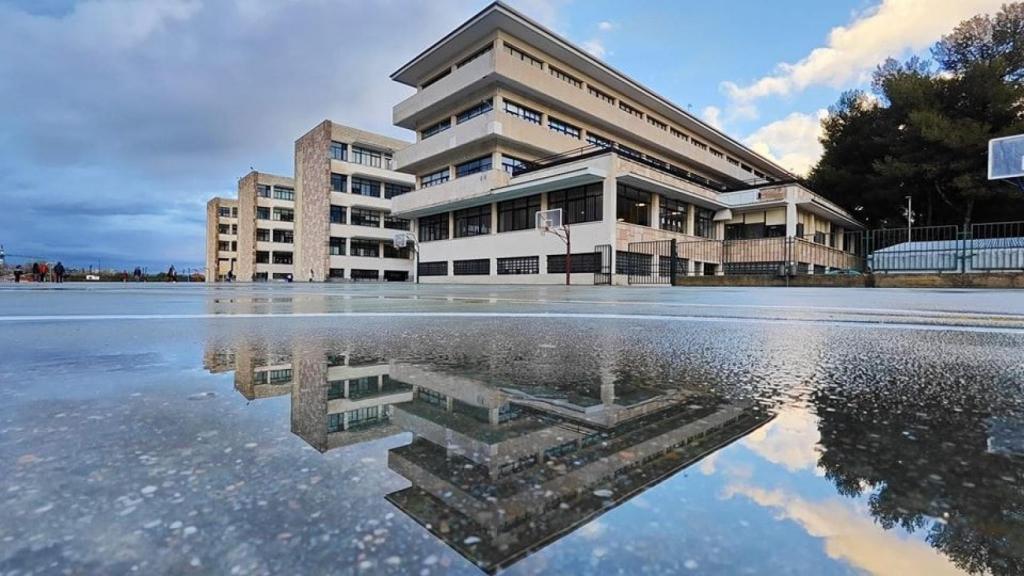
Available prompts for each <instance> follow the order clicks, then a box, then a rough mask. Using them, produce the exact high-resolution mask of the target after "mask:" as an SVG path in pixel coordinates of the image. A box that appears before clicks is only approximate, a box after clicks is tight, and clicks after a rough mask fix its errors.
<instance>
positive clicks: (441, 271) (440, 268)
mask: <svg viewBox="0 0 1024 576" xmlns="http://www.w3.org/2000/svg"><path fill="white" fill-rule="evenodd" d="M416 273H417V274H419V275H420V276H447V275H448V261H447V260H442V261H440V262H420V264H419V266H417V267H416ZM420 392H428V393H429V392H430V391H427V390H422V389H421V390H420Z"/></svg>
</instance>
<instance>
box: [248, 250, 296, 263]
mask: <svg viewBox="0 0 1024 576" xmlns="http://www.w3.org/2000/svg"><path fill="white" fill-rule="evenodd" d="M271 261H273V263H274V264H291V263H292V253H291V252H274V253H273V256H271V253H270V252H266V251H263V250H257V251H256V263H257V264H270V262H271Z"/></svg>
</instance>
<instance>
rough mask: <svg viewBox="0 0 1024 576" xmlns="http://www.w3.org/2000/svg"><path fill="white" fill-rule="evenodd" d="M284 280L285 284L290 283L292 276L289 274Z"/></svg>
mask: <svg viewBox="0 0 1024 576" xmlns="http://www.w3.org/2000/svg"><path fill="white" fill-rule="evenodd" d="M284 279H285V281H286V282H291V281H292V275H291V274H289V275H287V276H285V277H284Z"/></svg>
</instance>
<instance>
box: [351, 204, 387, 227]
mask: <svg viewBox="0 0 1024 576" xmlns="http://www.w3.org/2000/svg"><path fill="white" fill-rule="evenodd" d="M349 223H350V224H352V225H353V226H368V227H370V228H380V212H378V211H376V210H370V209H369V208H352V209H351V210H350V212H349Z"/></svg>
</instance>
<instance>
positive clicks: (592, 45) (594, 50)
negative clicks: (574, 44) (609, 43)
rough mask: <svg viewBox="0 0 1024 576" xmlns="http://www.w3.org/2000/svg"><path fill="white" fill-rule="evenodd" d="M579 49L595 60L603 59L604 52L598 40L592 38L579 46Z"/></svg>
mask: <svg viewBox="0 0 1024 576" xmlns="http://www.w3.org/2000/svg"><path fill="white" fill-rule="evenodd" d="M580 47H581V48H583V49H584V50H586V51H587V53H589V54H590V55H591V56H594V57H595V58H604V55H605V53H606V50H605V48H604V44H602V43H601V41H600V40H598V39H596V38H594V39H591V40H587V41H585V42H583V43H581V44H580Z"/></svg>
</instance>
